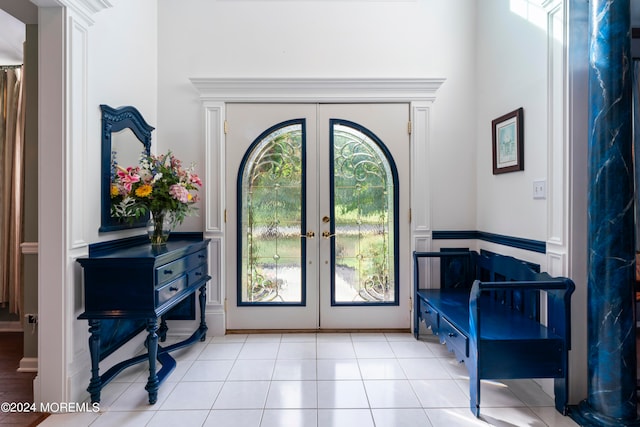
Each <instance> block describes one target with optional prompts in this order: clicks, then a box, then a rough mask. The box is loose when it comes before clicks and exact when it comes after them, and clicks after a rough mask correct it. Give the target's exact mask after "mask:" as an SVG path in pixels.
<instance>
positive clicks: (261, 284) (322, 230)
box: [225, 104, 411, 330]
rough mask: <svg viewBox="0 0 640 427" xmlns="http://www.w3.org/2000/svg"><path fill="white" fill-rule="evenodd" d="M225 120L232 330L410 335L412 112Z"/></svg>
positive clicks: (251, 114) (389, 109)
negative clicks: (369, 331)
mask: <svg viewBox="0 0 640 427" xmlns="http://www.w3.org/2000/svg"><path fill="white" fill-rule="evenodd" d="M226 117H227V122H228V129H229V130H228V133H227V135H226V171H227V172H226V173H227V176H226V183H227V184H226V208H227V222H226V252H225V256H226V260H227V275H226V295H227V304H226V306H227V329H312V330H313V329H371V328H376V329H378V328H409V325H410V307H409V305H410V304H409V294H410V288H411V284H410V275H409V266H410V262H409V261H410V249H409V248H410V242H409V134H408V131H407V123H408V120H409V105H408V104H227V107H226Z"/></svg>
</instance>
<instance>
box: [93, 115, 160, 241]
mask: <svg viewBox="0 0 640 427" xmlns="http://www.w3.org/2000/svg"><path fill="white" fill-rule="evenodd" d="M100 111H101V112H102V155H101V157H102V158H101V168H102V169H101V170H102V172H101V181H102V182H101V187H102V188H101V190H102V192H101V194H102V197H101V199H102V200H101V223H100V229H99V231H100V232H105V231H114V230H122V229H126V228H135V227H143V226H144V225H145V224H146V223H147V220H148V219H149V214H147V215H145V216H144V217H141V218H138V219H137V220H135V221H133V222H132V221H128V220H127V219H125V218H118V217H114V216H112V215H111V177H112V175H113V173H114V169H115V165H116V164H118V165H121V166H122V167H125V168H126V167H127V166H136V165H137V164H138V162H139V161H140V154H141V153H143V152H144V153H145V154H147V155H148V154H150V152H151V131H153V130H154V129H155V128H154V127H153V126H150V125H149V124H148V123H147V122H146V121H145V120H144V118H143V117H142V114H140V112H139V111H138V110H137V109H136V108H135V107H131V106H126V107H120V108H112V107H110V106H108V105H104V104H103V105H100Z"/></svg>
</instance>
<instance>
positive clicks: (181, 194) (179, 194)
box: [169, 184, 189, 203]
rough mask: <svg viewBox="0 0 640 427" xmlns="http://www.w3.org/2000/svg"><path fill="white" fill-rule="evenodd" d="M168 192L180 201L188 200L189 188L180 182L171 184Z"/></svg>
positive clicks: (185, 201) (186, 201)
mask: <svg viewBox="0 0 640 427" xmlns="http://www.w3.org/2000/svg"><path fill="white" fill-rule="evenodd" d="M169 194H170V195H171V197H173V198H174V199H176V200H177V201H179V202H180V203H188V202H189V190H187V189H186V188H184V187H183V186H182V185H180V184H173V185H172V186H171V187H169Z"/></svg>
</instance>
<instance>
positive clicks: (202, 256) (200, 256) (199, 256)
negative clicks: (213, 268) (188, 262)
mask: <svg viewBox="0 0 640 427" xmlns="http://www.w3.org/2000/svg"><path fill="white" fill-rule="evenodd" d="M198 258H206V256H204V255H203V254H200V255H198Z"/></svg>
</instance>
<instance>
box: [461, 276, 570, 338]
mask: <svg viewBox="0 0 640 427" xmlns="http://www.w3.org/2000/svg"><path fill="white" fill-rule="evenodd" d="M502 290H509V291H513V290H516V291H518V290H521V291H529V290H539V291H546V292H547V328H549V330H551V331H553V332H554V333H555V334H557V335H559V336H561V337H562V338H563V339H564V340H565V342H566V346H567V350H569V349H571V295H572V294H573V291H574V290H575V284H574V283H573V281H572V280H571V279H568V278H565V277H558V278H553V279H550V280H539V281H538V280H536V281H513V282H481V281H480V280H475V281H474V282H473V286H472V287H471V293H470V294H469V329H470V331H469V332H470V334H471V337H469V338H470V339H471V340H472V341H477V339H478V338H479V337H480V325H481V319H480V310H479V306H480V304H479V298H480V295H481V294H482V291H502Z"/></svg>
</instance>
